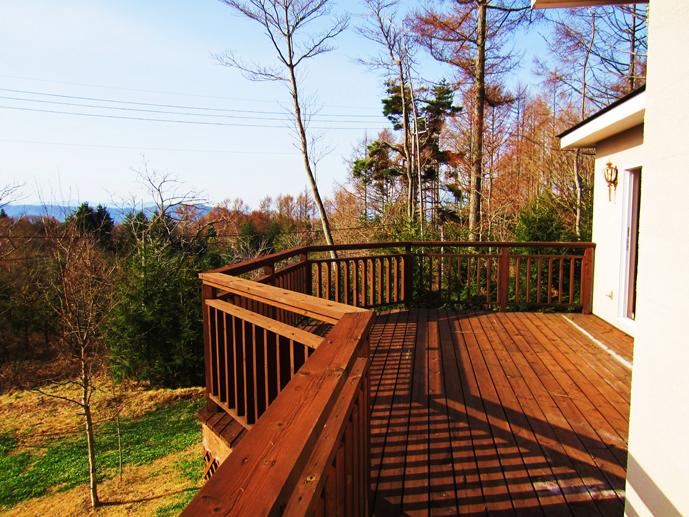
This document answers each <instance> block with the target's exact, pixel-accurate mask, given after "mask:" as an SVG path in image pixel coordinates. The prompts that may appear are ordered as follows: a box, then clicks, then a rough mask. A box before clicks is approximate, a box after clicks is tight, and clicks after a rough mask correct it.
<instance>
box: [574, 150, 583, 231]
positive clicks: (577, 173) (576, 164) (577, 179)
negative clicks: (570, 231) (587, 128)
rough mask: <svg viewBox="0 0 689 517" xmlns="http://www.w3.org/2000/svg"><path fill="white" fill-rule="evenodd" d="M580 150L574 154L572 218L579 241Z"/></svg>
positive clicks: (581, 203) (581, 202)
mask: <svg viewBox="0 0 689 517" xmlns="http://www.w3.org/2000/svg"><path fill="white" fill-rule="evenodd" d="M580 164H581V149H577V150H576V152H575V153H574V186H575V188H576V192H575V194H576V211H575V217H574V232H575V233H576V236H577V239H578V240H581V207H582V205H583V186H582V182H581V168H580V167H581V166H580Z"/></svg>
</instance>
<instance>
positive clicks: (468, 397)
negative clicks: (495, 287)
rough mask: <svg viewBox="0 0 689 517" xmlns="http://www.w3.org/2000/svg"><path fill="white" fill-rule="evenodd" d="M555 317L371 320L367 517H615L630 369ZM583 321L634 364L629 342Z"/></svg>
mask: <svg viewBox="0 0 689 517" xmlns="http://www.w3.org/2000/svg"><path fill="white" fill-rule="evenodd" d="M565 318H566V316H564V315H562V314H540V313H489V314H477V315H466V314H464V315H460V314H458V313H454V312H448V311H443V310H417V311H409V312H407V311H400V312H388V313H381V314H379V315H377V316H376V320H375V325H374V328H373V330H372V333H371V359H372V362H371V378H370V381H371V384H370V386H371V388H370V403H371V405H370V411H371V427H370V428H371V446H370V448H371V470H372V472H371V490H372V496H371V508H372V509H373V510H374V512H375V514H376V515H396V514H400V513H406V514H429V513H434V514H457V513H462V514H484V513H486V512H488V513H490V514H491V515H495V514H513V513H517V514H530V515H542V514H544V513H546V514H547V515H572V514H575V515H579V514H585V515H600V514H604V515H622V513H623V509H624V483H625V481H624V480H625V468H626V457H627V428H628V418H629V392H630V378H631V372H630V371H629V370H628V369H627V368H626V367H625V366H624V365H622V364H621V363H620V362H619V361H617V360H615V359H614V358H613V357H612V356H611V355H610V354H609V353H608V352H606V351H605V350H604V349H603V348H601V347H600V346H599V345H597V344H595V343H594V342H593V341H592V340H591V339H590V338H589V337H587V336H586V334H584V333H582V332H581V331H580V330H579V329H577V328H576V327H575V326H574V325H572V324H571V323H570V322H568V321H566V320H565ZM587 318H594V317H592V316H591V317H586V316H577V318H576V321H577V324H578V325H579V326H581V327H582V328H586V329H587V331H588V332H589V333H590V334H592V335H594V337H596V338H597V339H599V340H600V341H602V342H605V340H606V335H605V332H610V336H614V341H615V342H614V347H615V349H619V350H620V351H621V352H623V353H624V354H625V356H628V357H630V358H631V347H632V343H631V338H628V337H627V336H625V335H624V334H622V333H619V332H617V331H612V330H611V329H610V328H607V329H606V328H605V327H601V326H600V320H593V319H591V320H590V321H587ZM588 323H590V325H587V324H588ZM610 336H607V337H610ZM625 343H626V344H625Z"/></svg>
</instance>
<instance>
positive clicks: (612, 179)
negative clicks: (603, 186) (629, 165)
mask: <svg viewBox="0 0 689 517" xmlns="http://www.w3.org/2000/svg"><path fill="white" fill-rule="evenodd" d="M618 175H619V174H618V170H617V166H615V165H613V164H612V162H608V163H607V164H606V166H605V169H603V176H604V177H605V181H606V183H607V184H608V200H609V201H612V192H613V190H617V176H618Z"/></svg>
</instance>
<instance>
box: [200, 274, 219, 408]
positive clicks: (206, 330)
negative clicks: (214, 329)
mask: <svg viewBox="0 0 689 517" xmlns="http://www.w3.org/2000/svg"><path fill="white" fill-rule="evenodd" d="M215 294H216V293H215V289H214V288H213V287H211V286H208V285H206V284H205V283H202V284H201V310H202V311H203V363H204V367H205V377H206V383H205V384H206V408H207V409H208V410H209V411H215V412H217V411H220V407H218V405H217V404H216V403H215V402H213V401H211V399H210V397H209V395H210V394H211V389H212V388H211V384H212V383H213V379H212V372H211V368H212V366H211V339H210V324H211V322H210V313H209V312H208V311H209V309H208V306H207V305H206V300H210V299H212V298H215Z"/></svg>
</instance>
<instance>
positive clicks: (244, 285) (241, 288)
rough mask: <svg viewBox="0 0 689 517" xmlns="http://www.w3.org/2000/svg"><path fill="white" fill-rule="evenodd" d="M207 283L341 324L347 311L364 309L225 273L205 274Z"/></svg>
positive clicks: (321, 319)
mask: <svg viewBox="0 0 689 517" xmlns="http://www.w3.org/2000/svg"><path fill="white" fill-rule="evenodd" d="M199 277H200V278H201V280H203V282H204V284H205V285H209V286H211V287H214V288H216V289H221V290H224V291H227V292H230V293H233V294H238V295H240V296H244V297H247V298H250V299H252V300H256V301H258V302H260V303H265V304H266V305H271V306H273V307H277V308H280V309H286V310H288V311H292V312H295V313H297V314H302V315H304V316H308V317H310V318H315V319H318V320H320V321H325V322H326V323H337V322H338V321H339V320H340V318H341V317H342V316H343V315H344V314H347V313H350V312H354V311H362V310H363V309H359V308H356V307H352V306H351V305H345V304H343V303H338V302H334V301H329V300H324V299H322V298H317V297H315V296H311V295H308V294H302V293H296V292H294V291H289V290H287V289H281V288H279V287H274V286H271V285H266V284H259V283H257V282H252V281H251V280H246V279H243V278H238V277H233V276H230V275H226V274H223V273H201V274H200V275H199Z"/></svg>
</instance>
